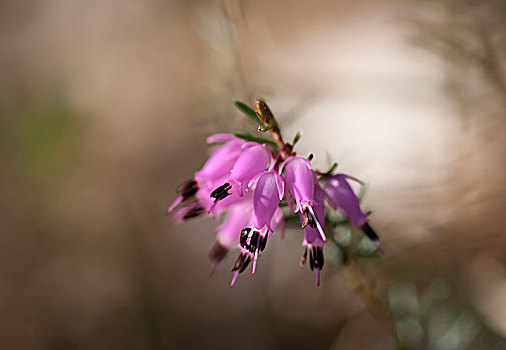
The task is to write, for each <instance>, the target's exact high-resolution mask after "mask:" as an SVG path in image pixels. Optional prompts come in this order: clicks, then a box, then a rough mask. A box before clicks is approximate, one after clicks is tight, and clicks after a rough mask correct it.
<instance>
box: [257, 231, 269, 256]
mask: <svg viewBox="0 0 506 350" xmlns="http://www.w3.org/2000/svg"><path fill="white" fill-rule="evenodd" d="M266 245H267V234H265V236H264V237H260V243H259V244H258V249H260V251H261V252H263V251H264V249H265V246H266Z"/></svg>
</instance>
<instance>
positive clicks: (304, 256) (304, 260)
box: [300, 247, 307, 267]
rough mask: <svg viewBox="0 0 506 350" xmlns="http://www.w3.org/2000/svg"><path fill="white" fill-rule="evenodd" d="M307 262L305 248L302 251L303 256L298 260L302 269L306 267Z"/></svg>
mask: <svg viewBox="0 0 506 350" xmlns="http://www.w3.org/2000/svg"><path fill="white" fill-rule="evenodd" d="M306 260H307V247H306V249H304V254H302V258H301V259H300V267H304V266H305V265H306Z"/></svg>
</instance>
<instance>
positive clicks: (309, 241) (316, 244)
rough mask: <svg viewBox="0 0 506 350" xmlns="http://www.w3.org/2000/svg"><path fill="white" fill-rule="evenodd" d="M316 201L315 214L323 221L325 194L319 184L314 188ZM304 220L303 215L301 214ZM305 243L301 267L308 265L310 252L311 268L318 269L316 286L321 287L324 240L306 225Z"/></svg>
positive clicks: (303, 243)
mask: <svg viewBox="0 0 506 350" xmlns="http://www.w3.org/2000/svg"><path fill="white" fill-rule="evenodd" d="M314 199H315V206H314V210H315V214H316V216H317V217H318V218H320V219H321V220H324V218H325V201H324V200H325V193H324V192H323V190H322V189H321V187H320V185H319V184H316V185H315V187H314ZM300 216H301V220H302V213H301V214H300ZM304 235H305V237H304V242H302V245H304V246H306V249H305V250H304V255H303V256H302V259H301V262H300V265H301V267H303V266H304V265H305V264H306V260H307V254H308V250H309V267H310V268H311V270H314V269H315V268H316V285H318V286H319V285H320V270H321V269H322V268H323V263H324V259H323V243H324V242H323V240H322V237H321V235H320V232H319V231H318V229H317V228H314V227H311V226H309V225H306V227H304Z"/></svg>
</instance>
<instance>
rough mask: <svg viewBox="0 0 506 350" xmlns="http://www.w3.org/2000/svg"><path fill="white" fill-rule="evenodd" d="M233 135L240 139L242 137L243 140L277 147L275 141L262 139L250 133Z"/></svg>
mask: <svg viewBox="0 0 506 350" xmlns="http://www.w3.org/2000/svg"><path fill="white" fill-rule="evenodd" d="M234 136H235V137H238V138H240V139H243V140H245V141H249V142H256V143H260V144H265V145H269V146H272V147H274V148H276V149H277V145H276V142H274V141H272V140H268V139H264V138H263V137H257V136H253V135H251V134H234Z"/></svg>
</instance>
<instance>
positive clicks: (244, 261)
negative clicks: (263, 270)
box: [230, 207, 285, 287]
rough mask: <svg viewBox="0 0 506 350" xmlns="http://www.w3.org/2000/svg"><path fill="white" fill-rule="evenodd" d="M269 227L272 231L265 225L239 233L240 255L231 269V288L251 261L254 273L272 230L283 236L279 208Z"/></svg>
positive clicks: (252, 226) (251, 227) (281, 215)
mask: <svg viewBox="0 0 506 350" xmlns="http://www.w3.org/2000/svg"><path fill="white" fill-rule="evenodd" d="M269 226H270V227H271V228H272V231H271V230H269V229H267V225H266V226H265V227H264V228H263V229H262V230H257V229H255V226H254V225H250V226H249V227H246V228H245V229H243V230H242V231H241V235H240V238H239V249H240V250H241V253H240V254H239V257H238V258H237V260H236V262H235V264H234V267H233V269H232V271H234V275H233V277H232V281H231V282H230V286H231V287H233V286H234V284H235V282H236V281H237V277H238V276H239V274H240V273H241V272H243V271H244V270H245V269H246V268H247V267H248V265H249V264H250V263H251V261H253V268H252V271H251V272H252V273H253V274H254V273H255V269H256V260H257V259H258V256H259V254H261V253H262V252H263V251H264V249H265V247H266V245H267V240H268V239H269V238H270V236H271V235H272V233H273V232H274V230H276V229H277V228H278V227H279V228H280V230H281V235H282V236H284V230H285V222H284V219H283V211H282V210H281V209H280V208H279V207H278V208H277V209H276V211H275V212H274V215H273V216H272V219H271V222H270V224H269Z"/></svg>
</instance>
